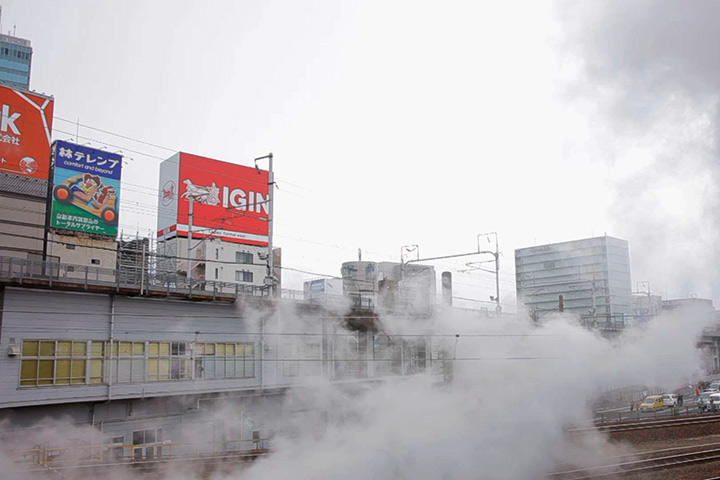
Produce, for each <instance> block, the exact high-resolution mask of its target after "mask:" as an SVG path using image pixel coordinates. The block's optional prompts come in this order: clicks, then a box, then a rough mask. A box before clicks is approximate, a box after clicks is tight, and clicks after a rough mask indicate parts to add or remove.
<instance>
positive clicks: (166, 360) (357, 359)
mask: <svg viewBox="0 0 720 480" xmlns="http://www.w3.org/2000/svg"><path fill="white" fill-rule="evenodd" d="M362 340H364V339H363V338H362V337H360V338H358V337H357V336H353V335H350V336H341V337H339V338H337V339H335V341H334V342H333V346H332V350H333V354H332V360H333V363H334V364H335V365H334V366H333V368H332V372H333V374H334V376H337V377H353V376H358V377H365V376H368V374H369V370H370V368H372V370H373V372H374V375H395V374H401V375H402V374H414V373H419V372H423V371H425V368H426V366H427V364H426V362H427V361H428V360H430V362H431V366H433V367H436V368H434V369H438V370H439V369H441V368H442V366H441V364H440V363H441V362H442V360H441V358H442V352H441V351H439V350H437V349H433V351H432V353H431V354H430V355H427V356H426V345H425V343H424V341H423V340H401V341H399V342H391V341H389V340H388V339H387V337H386V336H381V335H375V336H374V340H372V341H371V342H372V345H371V348H370V352H368V349H367V343H366V342H367V340H364V341H362ZM327 348H329V347H328V346H326V349H327ZM322 349H323V346H322V344H321V339H320V338H317V339H316V341H307V340H303V341H300V340H291V341H284V342H282V344H281V345H280V350H279V352H278V353H277V357H275V358H266V359H265V360H268V361H272V362H277V361H279V362H280V365H281V371H282V374H283V375H284V376H286V377H293V376H312V375H322V374H323V373H327V372H328V371H329V369H328V367H327V366H326V365H327V362H323V355H322ZM256 354H257V348H256V346H255V343H251V342H160V341H133V342H123V341H114V342H110V341H106V340H83V341H78V340H32V339H26V340H23V343H22V361H21V367H20V387H43V386H53V385H56V386H57V385H59V386H66V385H94V384H105V383H109V382H110V381H111V379H112V382H113V383H143V382H162V381H172V380H203V379H242V378H253V377H255V367H256V363H257V361H259V360H258V359H257V358H256ZM433 359H434V360H435V361H434V363H433ZM369 363H372V364H373V365H372V367H369V365H368V364H369Z"/></svg>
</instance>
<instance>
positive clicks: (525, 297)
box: [515, 236, 632, 322]
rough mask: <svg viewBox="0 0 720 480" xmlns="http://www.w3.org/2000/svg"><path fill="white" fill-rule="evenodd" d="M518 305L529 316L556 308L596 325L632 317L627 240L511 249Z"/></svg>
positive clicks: (554, 244) (535, 315) (538, 316)
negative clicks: (513, 255) (597, 322)
mask: <svg viewBox="0 0 720 480" xmlns="http://www.w3.org/2000/svg"><path fill="white" fill-rule="evenodd" d="M515 279H516V280H515V281H516V284H517V298H518V303H519V307H521V308H522V306H523V305H524V306H525V308H526V309H527V311H528V312H529V313H530V315H531V316H533V318H536V319H537V318H540V317H542V316H543V315H545V314H547V313H550V312H557V311H558V310H559V306H560V301H559V297H560V295H562V297H563V306H564V311H565V312H571V313H576V314H578V315H581V316H583V317H590V318H592V319H594V320H597V321H608V322H610V321H612V322H619V321H622V320H623V318H624V317H626V316H629V315H631V313H632V307H631V297H632V283H631V279H630V251H629V248H628V242H627V241H625V240H621V239H619V238H613V237H607V236H604V237H595V238H587V239H583V240H575V241H571V242H562V243H553V244H549V245H540V246H536V247H528V248H521V249H518V250H515Z"/></svg>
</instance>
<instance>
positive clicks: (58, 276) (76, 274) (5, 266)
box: [0, 256, 269, 298]
mask: <svg viewBox="0 0 720 480" xmlns="http://www.w3.org/2000/svg"><path fill="white" fill-rule="evenodd" d="M125 273H126V272H123V271H122V270H121V269H116V268H103V267H94V266H89V265H74V264H67V263H59V262H51V261H42V260H27V259H24V258H14V257H5V256H0V279H6V280H10V281H12V282H14V283H18V284H20V285H23V284H32V283H33V282H43V283H45V282H47V284H48V285H49V286H51V287H52V286H53V285H67V284H70V285H74V286H79V287H82V288H84V289H85V290H89V289H90V288H91V287H110V288H114V289H115V290H116V291H118V292H120V291H121V290H122V291H124V292H127V291H128V290H131V291H132V290H135V291H137V292H138V294H140V295H142V294H150V293H152V294H163V293H164V294H165V295H167V296H170V295H188V296H190V297H192V296H193V294H195V295H200V294H202V295H204V296H208V295H211V296H212V297H213V298H216V297H218V296H225V297H227V296H238V295H250V296H256V297H263V296H268V292H269V290H268V288H267V287H265V286H260V285H242V284H238V283H232V282H219V281H216V280H196V279H193V278H187V277H185V276H182V275H178V274H175V273H170V274H167V273H161V274H158V273H153V272H152V271H146V272H143V274H142V275H126V274H125Z"/></svg>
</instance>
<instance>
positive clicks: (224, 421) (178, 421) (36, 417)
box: [0, 275, 444, 478]
mask: <svg viewBox="0 0 720 480" xmlns="http://www.w3.org/2000/svg"><path fill="white" fill-rule="evenodd" d="M22 281H23V280H20V279H13V278H8V277H5V276H3V275H0V422H1V423H2V424H3V425H4V428H3V429H0V443H2V444H4V445H12V446H13V449H14V450H13V452H10V455H12V456H17V458H15V457H13V458H15V460H17V461H18V462H19V463H17V465H22V462H23V461H24V459H27V458H30V459H31V460H32V459H33V458H38V456H41V457H43V458H51V459H53V460H54V461H55V463H52V465H53V466H54V467H53V468H55V467H59V466H60V467H62V466H63V465H66V464H63V463H62V462H63V461H67V462H77V461H85V462H90V463H93V462H95V463H108V460H114V461H116V462H120V463H127V462H133V461H146V460H154V459H157V458H158V457H162V458H163V459H167V458H175V459H182V458H189V457H192V456H193V455H195V456H197V455H206V454H214V455H220V454H222V455H228V454H233V452H235V453H238V452H244V451H251V450H253V449H254V450H257V449H258V448H265V447H267V445H268V444H267V442H268V441H269V439H270V438H271V437H272V435H273V433H272V432H277V433H278V434H285V433H287V429H288V428H290V423H291V422H288V418H289V417H288V415H289V416H290V417H292V416H293V415H295V413H294V412H295V410H293V409H297V411H298V412H304V413H302V414H307V412H308V411H309V409H310V408H311V407H310V406H308V405H297V404H292V405H291V406H290V407H288V405H287V404H285V403H284V399H283V397H284V394H285V392H286V391H287V390H288V389H289V388H290V387H295V388H314V387H313V385H317V382H318V379H320V378H324V379H325V380H326V381H329V382H336V383H337V384H338V385H347V386H348V388H351V386H352V384H357V382H364V381H376V380H378V379H386V380H388V379H389V377H400V376H403V375H411V374H420V373H426V374H428V375H435V374H437V375H442V372H443V368H444V366H443V365H444V364H443V360H442V359H443V358H444V356H443V355H442V354H441V350H440V347H442V345H440V344H439V343H438V344H437V345H435V344H432V343H431V340H430V339H428V338H425V337H423V336H415V335H412V336H408V337H403V336H388V334H387V333H382V334H381V333H379V332H378V331H376V330H373V329H371V328H369V329H367V330H362V331H358V330H355V331H352V330H348V329H347V327H346V325H347V323H346V321H347V320H344V317H343V315H344V314H343V313H334V312H333V311H330V310H327V309H325V308H324V307H321V306H317V305H309V304H307V303H304V302H290V301H288V302H287V303H285V304H284V306H283V307H282V308H280V307H278V304H277V303H276V302H277V300H270V299H267V298H258V297H253V296H246V297H238V298H237V299H236V300H235V301H232V302H228V301H227V297H225V298H226V299H225V300H223V301H209V300H206V301H203V300H201V299H200V298H197V297H192V300H190V299H188V298H184V299H173V298H169V297H157V296H153V297H151V296H148V295H149V294H146V295H145V296H143V295H138V294H137V292H136V293H135V294H134V295H124V294H122V293H121V292H120V293H112V294H107V293H98V292H96V291H93V289H92V288H89V287H88V290H87V291H82V292H80V291H68V290H67V288H68V286H67V282H65V283H64V286H63V287H58V288H56V287H50V288H49V289H48V288H47V287H48V286H49V285H46V288H45V289H39V288H37V287H38V285H37V282H34V283H33V285H34V287H35V288H27V287H25V286H23V285H22V284H21V283H22ZM24 281H27V279H26V280H24ZM206 298H212V297H211V296H207V295H206ZM362 318H367V317H366V316H363V317H362ZM341 388H344V387H341ZM310 397H312V395H310ZM38 407H42V408H38ZM288 409H289V410H288ZM49 419H57V420H52V421H50V420H49ZM41 422H42V423H43V425H44V426H45V427H46V429H39V428H37V425H39V424H40V423H41ZM53 426H54V427H56V428H58V429H61V430H62V431H63V432H64V434H63V435H62V439H61V440H62V441H61V440H58V439H57V438H53V439H50V440H49V442H48V437H47V432H48V430H47V428H52V427H53ZM70 426H72V427H70ZM48 443H49V446H47V445H48ZM38 444H43V445H46V446H43V447H42V448H43V451H42V452H40V451H37V448H38V447H36V446H37V445H38ZM71 451H73V452H75V453H77V454H78V455H80V459H79V460H78V459H76V458H75V457H72V455H73V454H71V453H69V452H71ZM53 452H57V458H54V455H55V453H53ZM88 452H94V453H93V454H92V455H89V457H90V458H88ZM70 457H72V459H69V458H70ZM31 463H32V462H31ZM35 465H36V466H37V464H35ZM18 478H26V477H18Z"/></svg>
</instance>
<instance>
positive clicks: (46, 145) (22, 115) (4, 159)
mask: <svg viewBox="0 0 720 480" xmlns="http://www.w3.org/2000/svg"><path fill="white" fill-rule="evenodd" d="M53 103H54V101H53V99H52V98H50V97H46V96H43V95H38V94H34V93H28V92H26V91H24V90H20V89H13V88H10V87H6V86H0V171H2V172H8V173H14V174H16V175H23V176H26V177H33V178H40V179H43V180H47V179H48V176H49V172H50V136H51V133H52V120H53Z"/></svg>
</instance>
